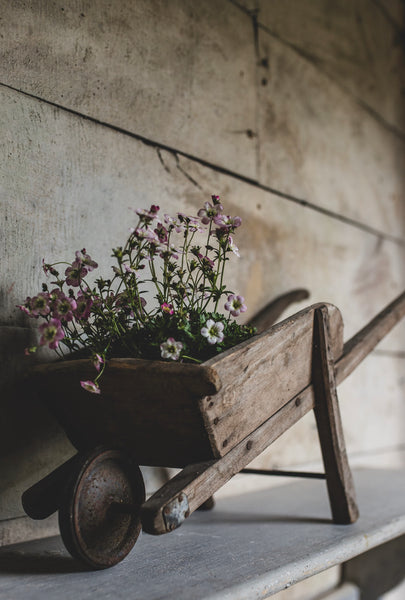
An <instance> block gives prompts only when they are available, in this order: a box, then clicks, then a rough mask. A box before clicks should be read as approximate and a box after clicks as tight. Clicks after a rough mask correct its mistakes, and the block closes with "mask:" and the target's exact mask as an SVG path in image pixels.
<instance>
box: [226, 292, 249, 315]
mask: <svg viewBox="0 0 405 600" xmlns="http://www.w3.org/2000/svg"><path fill="white" fill-rule="evenodd" d="M244 302H245V299H244V297H243V296H236V295H235V294H231V295H230V296H228V302H226V304H225V310H229V312H230V313H231V315H232V316H233V317H239V315H240V313H244V312H246V311H247V306H246V304H244Z"/></svg>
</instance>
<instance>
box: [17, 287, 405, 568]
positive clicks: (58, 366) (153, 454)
mask: <svg viewBox="0 0 405 600" xmlns="http://www.w3.org/2000/svg"><path fill="white" fill-rule="evenodd" d="M293 299H294V298H293ZM283 303H284V304H286V303H287V302H286V300H285V298H284V299H281V300H280V301H279V302H278V304H277V302H276V303H272V305H271V306H270V307H268V308H267V309H266V310H265V311H264V312H262V313H261V314H260V315H259V316H258V317H257V318H256V319H255V320H254V321H255V323H256V324H257V325H258V326H259V328H260V327H262V326H263V325H266V324H268V322H269V321H271V320H272V319H273V318H275V317H276V316H277V311H278V312H279V309H281V308H282V307H283V305H284V304H283ZM404 314H405V293H404V294H402V295H401V296H399V297H398V298H397V299H396V300H395V301H394V302H392V303H391V304H390V305H389V306H388V307H387V308H386V309H385V310H384V311H382V312H381V313H380V314H379V315H378V316H377V317H375V318H374V319H373V320H372V321H371V322H370V324H369V325H367V326H366V327H365V328H364V329H362V330H361V331H360V332H359V333H358V334H357V335H356V336H354V337H353V338H352V339H351V340H349V342H347V343H346V344H345V345H343V322H342V317H341V314H340V312H339V310H338V309H337V308H336V307H334V306H332V305H330V304H316V305H313V306H310V307H309V308H306V309H305V310H303V311H301V312H298V313H297V314H295V315H294V316H292V317H290V318H288V319H286V320H284V321H283V322H281V323H279V324H277V325H275V326H273V327H271V328H270V329H267V330H266V331H264V332H263V333H260V334H258V335H256V336H255V337H253V338H251V339H250V340H248V341H246V342H243V343H242V344H240V345H238V346H236V347H234V348H232V349H230V350H228V351H226V352H224V353H223V354H220V355H218V356H216V357H214V358H212V359H210V360H208V361H207V362H205V363H203V364H202V365H194V364H177V363H172V364H169V363H164V362H157V361H144V360H140V359H124V358H123V359H112V360H110V361H109V363H108V366H107V368H106V371H105V374H104V378H103V393H102V395H101V396H95V395H92V394H89V393H87V392H85V391H83V390H81V389H80V388H79V387H78V379H79V378H80V379H87V378H89V377H91V375H92V368H93V367H92V366H91V365H90V361H88V360H77V361H66V362H62V363H53V364H45V365H39V366H37V367H35V369H34V373H33V376H32V380H31V381H32V385H34V386H35V388H36V389H38V390H39V393H40V395H41V397H42V399H43V400H44V401H45V403H46V404H47V406H48V407H49V408H50V410H51V411H52V412H53V413H54V414H55V415H56V417H57V419H58V420H59V422H60V423H61V424H62V426H63V427H64V429H65V431H66V433H67V435H68V437H69V439H70V440H71V441H72V443H73V444H74V446H75V447H76V448H77V449H78V451H79V452H78V454H77V455H76V456H74V457H73V458H71V459H70V460H69V461H67V462H66V463H65V464H63V465H62V466H61V467H59V468H58V469H56V471H54V472H53V473H51V474H50V475H48V476H47V477H45V479H43V480H41V481H40V482H39V483H37V484H36V485H34V486H33V487H32V488H30V489H29V490H27V491H26V492H25V493H24V495H23V506H24V508H25V510H26V512H27V514H28V515H29V516H31V517H32V518H34V519H42V518H45V517H47V516H49V515H51V514H52V513H53V512H55V511H56V510H59V524H60V530H61V535H62V538H63V541H64V543H65V545H66V547H67V549H68V550H69V552H70V553H71V554H72V555H73V556H75V557H77V558H79V559H81V560H82V561H84V562H85V563H86V564H87V565H88V566H90V567H91V568H94V569H100V568H106V567H109V566H112V565H114V564H116V563H118V562H119V561H120V560H122V559H123V558H124V557H125V556H126V555H127V554H128V552H129V551H130V550H131V548H132V546H133V545H134V544H135V541H136V539H137V537H138V535H139V533H140V530H141V527H142V528H143V530H144V531H145V532H147V533H151V534H162V533H167V532H170V531H172V530H173V529H175V528H177V527H179V525H180V524H181V523H182V522H183V521H184V520H185V519H186V518H187V517H188V516H189V515H190V514H191V513H192V512H193V511H195V510H196V509H198V508H199V507H200V506H201V505H203V504H204V503H205V502H206V501H207V500H209V499H210V497H211V496H212V494H213V493H214V492H215V491H216V490H218V489H219V488H220V487H221V486H222V485H223V484H225V483H226V482H227V481H228V480H229V479H230V478H231V477H232V476H233V475H235V474H237V473H239V472H242V471H243V470H245V471H248V472H252V470H251V469H245V467H246V465H248V464H249V463H250V462H251V461H252V460H253V459H254V458H256V457H257V456H258V455H259V454H260V453H261V452H263V450H265V449H266V448H267V447H268V446H269V445H270V444H271V443H272V442H273V441H274V440H276V439H277V438H278V437H279V436H280V435H281V434H282V433H284V432H285V431H286V430H287V429H288V428H289V427H291V426H292V425H293V424H295V423H296V422H297V421H298V420H299V419H301V417H303V416H304V415H305V414H306V413H307V412H308V411H310V410H311V409H314V411H315V416H316V422H317V427H318V433H319V439H320V444H321V449H322V455H323V461H324V466H325V473H324V474H313V473H307V474H305V473H299V475H300V476H305V475H306V476H309V477H311V476H321V477H323V478H325V479H326V483H327V488H328V493H329V499H330V505H331V509H332V516H333V521H334V522H335V523H340V524H348V523H353V522H354V521H355V520H356V519H357V516H358V509H357V505H356V500H355V492H354V488H353V483H352V477H351V472H350V468H349V464H348V460H347V455H346V450H345V444H344V438H343V431H342V424H341V419H340V414H339V407H338V401H337V394H336V385H337V384H339V383H340V382H341V381H343V380H344V379H345V378H346V377H347V376H348V375H349V374H350V373H351V372H352V371H353V369H354V368H355V367H356V366H357V365H358V364H359V363H360V362H361V361H362V360H363V359H364V358H365V357H366V356H367V354H368V353H369V352H370V351H371V350H372V349H373V348H374V346H375V345H376V344H377V343H378V342H379V341H380V340H381V339H382V338H383V336H384V335H385V334H386V333H388V331H389V330H390V329H391V328H392V327H393V326H394V325H395V324H396V323H397V322H398V321H399V320H400V319H401V318H402V317H403V316H404ZM56 390H57V393H56ZM138 465H154V466H167V467H181V468H182V470H181V471H180V472H179V473H178V475H176V476H175V477H174V478H173V479H172V480H171V481H169V482H168V483H167V484H165V485H164V486H163V487H162V488H160V489H159V490H158V491H157V492H156V493H155V494H154V495H153V496H152V497H151V498H149V500H147V501H146V502H145V489H144V484H143V480H142V475H141V472H140V470H139V467H138ZM269 473H273V474H274V473H275V474H277V472H274V471H273V472H271V471H270V472H269ZM283 473H284V474H291V475H293V474H294V473H291V472H283ZM278 474H280V472H278Z"/></svg>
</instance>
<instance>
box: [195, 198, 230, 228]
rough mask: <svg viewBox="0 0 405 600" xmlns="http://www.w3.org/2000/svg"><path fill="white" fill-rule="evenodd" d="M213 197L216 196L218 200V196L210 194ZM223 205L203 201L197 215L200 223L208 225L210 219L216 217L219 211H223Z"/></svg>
mask: <svg viewBox="0 0 405 600" xmlns="http://www.w3.org/2000/svg"><path fill="white" fill-rule="evenodd" d="M214 198H218V200H219V196H212V200H213V201H214ZM223 210H224V209H223V206H222V204H219V203H218V204H214V205H212V204H210V203H209V202H204V208H200V210H199V211H198V213H197V214H198V216H199V217H200V219H201V223H204V225H208V224H209V223H210V222H211V221H213V220H214V219H215V217H217V216H218V215H220V213H221V212H222V211H223Z"/></svg>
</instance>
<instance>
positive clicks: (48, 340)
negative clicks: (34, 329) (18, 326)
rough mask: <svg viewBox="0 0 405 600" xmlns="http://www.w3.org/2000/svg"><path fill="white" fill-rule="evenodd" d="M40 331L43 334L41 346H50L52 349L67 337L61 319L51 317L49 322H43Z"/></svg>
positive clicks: (40, 341)
mask: <svg viewBox="0 0 405 600" xmlns="http://www.w3.org/2000/svg"><path fill="white" fill-rule="evenodd" d="M39 331H40V333H41V334H42V335H41V338H40V340H39V344H40V346H49V348H52V350H55V349H56V348H57V347H58V345H59V342H60V340H62V339H63V338H64V337H65V334H64V332H63V330H62V327H61V322H60V321H59V319H51V320H50V321H49V322H48V323H43V324H42V325H40V327H39Z"/></svg>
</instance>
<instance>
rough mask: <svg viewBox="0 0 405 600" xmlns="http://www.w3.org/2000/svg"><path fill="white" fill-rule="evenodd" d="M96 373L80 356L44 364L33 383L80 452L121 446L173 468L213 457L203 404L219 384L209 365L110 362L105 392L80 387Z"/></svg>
mask: <svg viewBox="0 0 405 600" xmlns="http://www.w3.org/2000/svg"><path fill="white" fill-rule="evenodd" d="M91 377H94V367H93V366H92V365H91V362H90V361H89V360H77V361H66V362H62V363H56V364H50V365H39V366H38V367H36V368H34V369H33V372H32V379H31V380H30V381H31V383H32V385H35V387H36V388H37V389H38V390H39V395H40V397H41V398H42V399H43V401H44V402H45V404H46V406H47V407H48V408H49V410H50V411H51V413H52V414H54V415H55V416H56V418H57V419H58V421H59V422H60V424H61V425H62V427H63V428H64V429H65V431H66V433H67V435H68V437H69V439H70V440H71V442H72V443H73V444H74V446H75V447H76V448H77V449H78V450H87V449H91V448H92V447H95V446H98V445H106V446H117V445H118V446H123V447H124V448H126V449H128V450H129V451H131V452H132V453H133V454H134V456H135V458H136V461H137V463H138V464H141V465H155V466H157V465H164V466H167V467H180V466H184V465H185V464H188V463H193V462H199V461H201V460H205V459H207V458H211V457H212V456H213V454H212V450H211V448H210V444H209V441H208V436H207V434H206V432H205V429H204V424H203V420H202V418H201V416H200V413H199V410H198V402H197V401H198V399H199V398H200V397H201V396H205V395H208V394H215V393H216V392H217V391H218V390H219V389H220V381H219V378H218V376H217V375H216V373H215V372H214V370H213V369H212V368H210V367H209V366H207V367H206V366H204V365H193V364H179V363H165V362H159V361H144V360H140V359H111V360H110V361H108V364H107V366H106V369H105V372H104V375H103V381H102V394H101V395H99V396H98V395H93V394H89V393H88V392H86V391H84V390H82V388H81V387H80V380H86V379H89V378H91ZM55 389H58V390H59V392H58V394H55V393H54V391H55Z"/></svg>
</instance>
